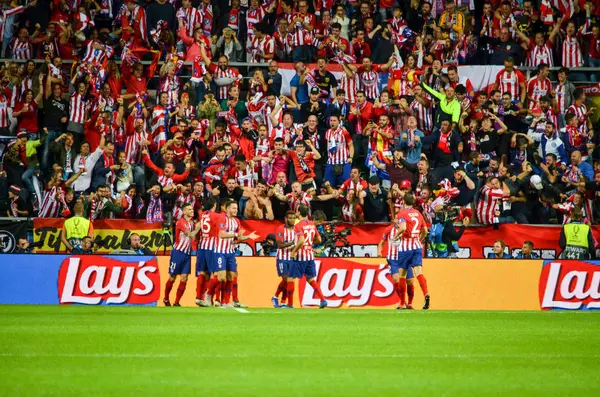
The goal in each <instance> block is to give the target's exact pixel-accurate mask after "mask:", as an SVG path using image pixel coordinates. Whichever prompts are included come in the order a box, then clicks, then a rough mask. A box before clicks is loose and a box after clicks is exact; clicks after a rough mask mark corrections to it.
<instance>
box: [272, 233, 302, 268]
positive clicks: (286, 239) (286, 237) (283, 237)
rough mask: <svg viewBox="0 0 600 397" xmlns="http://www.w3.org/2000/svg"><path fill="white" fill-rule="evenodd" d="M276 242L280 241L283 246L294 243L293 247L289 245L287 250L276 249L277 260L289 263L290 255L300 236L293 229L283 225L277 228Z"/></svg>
mask: <svg viewBox="0 0 600 397" xmlns="http://www.w3.org/2000/svg"><path fill="white" fill-rule="evenodd" d="M276 235H277V241H280V242H282V243H284V244H286V243H291V242H292V241H293V242H294V245H291V246H289V247H287V248H278V249H277V259H280V260H284V261H289V260H291V259H292V257H291V255H290V254H291V253H292V250H293V249H294V246H295V245H296V244H295V243H296V242H297V241H298V239H299V237H300V236H302V234H301V233H300V232H299V231H298V230H296V228H294V227H286V226H285V225H281V226H279V227H278V228H277V234H276Z"/></svg>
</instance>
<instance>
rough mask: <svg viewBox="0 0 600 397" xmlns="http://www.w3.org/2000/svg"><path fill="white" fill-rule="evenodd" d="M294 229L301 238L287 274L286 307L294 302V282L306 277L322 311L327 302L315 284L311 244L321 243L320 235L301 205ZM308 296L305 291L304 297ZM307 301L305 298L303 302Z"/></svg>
mask: <svg viewBox="0 0 600 397" xmlns="http://www.w3.org/2000/svg"><path fill="white" fill-rule="evenodd" d="M294 229H295V230H296V232H297V233H299V234H300V235H301V236H300V237H299V238H298V241H297V243H296V246H295V247H294V248H293V250H292V253H291V255H290V256H291V257H292V258H295V260H294V261H293V262H292V265H291V267H290V270H289V273H288V282H287V294H288V307H293V305H292V304H291V303H293V302H294V286H295V280H296V279H301V278H302V277H306V283H307V284H308V285H310V286H311V287H312V289H313V290H314V292H315V294H316V295H317V297H318V298H319V308H321V309H323V308H324V307H326V306H327V301H326V300H325V297H324V296H323V294H322V293H321V289H320V288H319V285H318V284H317V282H316V280H315V279H316V277H317V269H316V265H315V254H314V251H313V244H320V243H321V235H320V234H319V232H318V230H317V227H316V226H315V224H314V223H313V222H311V221H309V220H308V207H307V206H305V205H301V206H300V208H298V222H297V223H296V226H294ZM307 294H309V292H308V291H305V296H306V295H307ZM306 300H307V299H306V298H305V301H306Z"/></svg>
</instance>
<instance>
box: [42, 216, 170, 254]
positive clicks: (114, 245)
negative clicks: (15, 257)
mask: <svg viewBox="0 0 600 397" xmlns="http://www.w3.org/2000/svg"><path fill="white" fill-rule="evenodd" d="M64 222H65V220H64V219H46V218H36V219H35V220H34V221H33V240H34V242H35V243H36V244H39V245H40V248H37V249H36V252H38V253H53V252H64V251H65V246H64V245H62V243H61V241H60V233H61V230H62V227H63V224H64ZM132 233H137V234H139V235H140V240H141V242H142V244H143V245H145V246H146V247H148V248H149V249H150V250H151V251H153V252H156V251H159V253H163V251H164V248H165V246H164V244H163V243H164V238H165V235H164V234H163V228H162V224H161V223H160V222H156V223H146V222H145V221H143V220H126V219H105V220H96V221H94V235H95V238H94V242H95V243H96V245H97V246H99V247H100V248H99V249H98V253H102V254H106V253H110V252H112V251H114V250H123V249H127V247H129V243H128V242H127V240H128V239H129V236H130V235H131V234H132ZM167 243H168V244H167V246H166V252H170V249H171V245H172V243H170V242H169V241H167Z"/></svg>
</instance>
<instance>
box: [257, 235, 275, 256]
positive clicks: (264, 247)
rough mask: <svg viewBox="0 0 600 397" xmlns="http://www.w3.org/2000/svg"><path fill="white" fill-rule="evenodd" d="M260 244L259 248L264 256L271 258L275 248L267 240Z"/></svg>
mask: <svg viewBox="0 0 600 397" xmlns="http://www.w3.org/2000/svg"><path fill="white" fill-rule="evenodd" d="M260 244H261V248H262V251H263V253H264V254H265V256H271V254H272V253H273V252H275V251H276V250H277V247H276V246H275V244H273V242H272V241H271V240H269V239H265V240H264V241H263V242H262V243H260Z"/></svg>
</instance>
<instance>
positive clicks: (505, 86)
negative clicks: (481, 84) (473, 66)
mask: <svg viewBox="0 0 600 397" xmlns="http://www.w3.org/2000/svg"><path fill="white" fill-rule="evenodd" d="M524 82H525V76H523V73H521V72H520V71H518V70H516V69H513V71H512V72H509V71H507V70H506V69H502V70H501V71H499V72H498V74H497V75H496V84H498V89H499V90H500V92H501V93H502V94H503V95H504V93H506V92H507V93H509V94H510V96H511V98H512V99H518V98H519V93H520V91H521V88H520V83H524Z"/></svg>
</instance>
